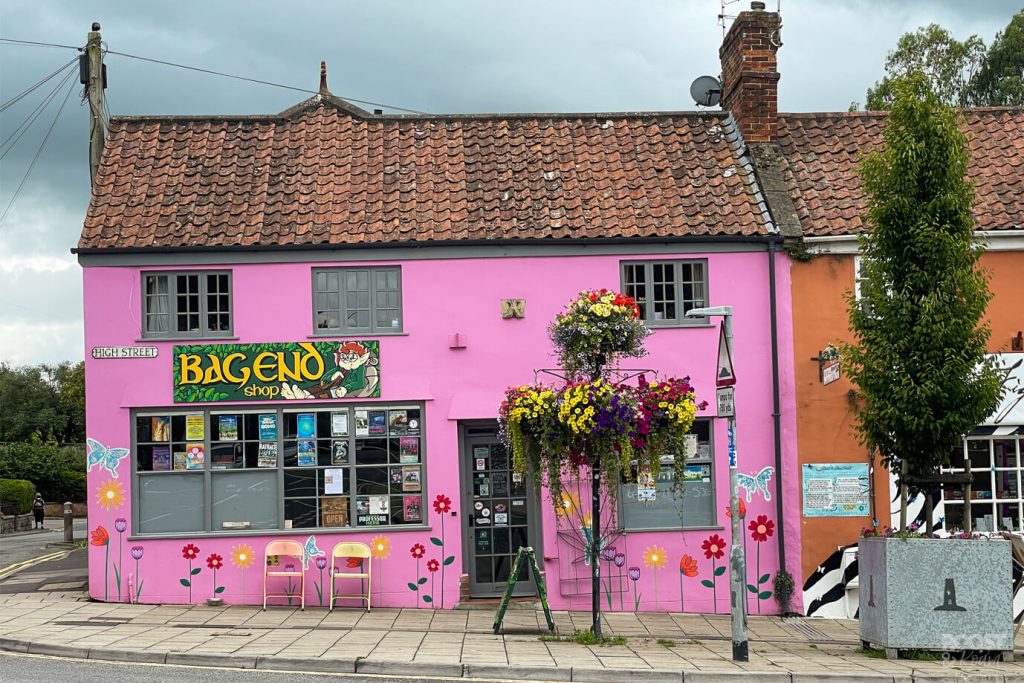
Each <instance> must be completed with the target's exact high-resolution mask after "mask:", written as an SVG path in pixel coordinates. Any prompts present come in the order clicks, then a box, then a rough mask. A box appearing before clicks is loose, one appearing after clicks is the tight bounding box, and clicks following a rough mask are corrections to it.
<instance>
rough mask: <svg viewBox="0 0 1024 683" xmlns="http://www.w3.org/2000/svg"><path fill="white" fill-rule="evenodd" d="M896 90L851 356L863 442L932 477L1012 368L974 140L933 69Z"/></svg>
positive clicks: (871, 192) (847, 351)
mask: <svg viewBox="0 0 1024 683" xmlns="http://www.w3.org/2000/svg"><path fill="white" fill-rule="evenodd" d="M894 88H895V99H894V101H893V107H892V112H891V113H890V116H889V121H888V124H887V126H886V129H885V148H884V150H882V151H878V152H875V153H872V154H870V155H868V157H867V158H866V159H865V160H864V162H863V164H862V168H861V174H862V176H863V180H864V192H865V197H866V199H867V206H868V211H867V215H866V222H867V225H868V226H869V228H870V232H869V233H867V234H866V235H864V236H862V237H861V240H860V249H861V253H862V261H861V285H860V292H861V298H860V300H859V301H855V300H854V298H853V295H852V294H849V295H848V303H849V307H850V326H851V329H852V331H853V334H854V343H852V344H847V345H845V348H844V349H843V352H842V356H843V358H844V363H845V365H846V370H847V373H848V376H849V377H850V379H851V380H852V381H853V382H854V384H855V385H856V386H857V387H858V388H859V391H860V393H861V395H862V396H863V399H864V400H863V401H860V402H858V403H857V404H855V406H854V410H855V411H856V413H857V417H858V418H859V424H858V430H859V433H860V436H861V439H862V441H863V442H864V443H865V445H867V446H868V447H870V448H875V449H877V450H878V451H879V453H880V454H881V457H882V461H883V462H884V464H885V465H886V466H888V467H889V468H890V469H891V470H892V471H893V472H894V473H897V474H900V467H901V465H902V464H905V465H906V467H907V474H909V475H911V476H917V475H920V476H927V475H931V474H933V473H934V472H935V469H936V468H938V467H940V466H943V465H948V464H949V459H950V454H951V453H952V452H953V450H954V448H958V447H959V444H960V440H961V438H962V437H963V436H964V435H965V434H966V433H968V432H969V431H970V430H971V429H973V428H974V427H975V426H977V425H978V424H980V423H981V422H982V421H983V420H984V419H985V417H986V416H988V415H989V414H990V413H991V412H992V410H994V409H995V407H996V405H997V404H998V401H999V396H1000V393H1001V380H1002V378H1001V374H1000V372H999V371H998V370H997V369H996V367H995V365H994V361H993V360H992V359H991V358H990V357H986V355H985V352H986V346H987V341H988V338H989V332H990V331H989V328H988V326H987V325H986V324H984V323H982V322H981V318H982V315H983V314H984V312H985V307H986V305H987V303H988V301H989V299H990V298H991V295H990V293H989V291H988V284H987V280H986V276H985V275H984V273H982V272H981V271H980V270H979V269H978V267H977V265H978V257H979V256H980V253H981V247H979V246H977V245H976V244H975V242H974V220H973V217H972V213H971V207H972V204H973V202H974V190H973V188H972V186H971V185H970V183H968V182H967V180H966V179H965V175H966V172H967V166H968V161H969V155H968V152H967V140H966V139H965V137H964V135H963V133H961V132H960V128H959V126H958V124H959V121H958V119H957V115H956V114H955V112H953V111H952V110H951V109H949V108H947V107H945V106H943V105H942V104H941V103H940V101H939V98H938V97H937V96H936V94H935V93H934V92H932V91H931V89H930V88H929V86H928V81H927V79H926V78H925V77H924V76H923V75H922V74H911V75H910V76H908V77H907V78H905V79H901V80H899V81H898V82H896V83H895V84H894Z"/></svg>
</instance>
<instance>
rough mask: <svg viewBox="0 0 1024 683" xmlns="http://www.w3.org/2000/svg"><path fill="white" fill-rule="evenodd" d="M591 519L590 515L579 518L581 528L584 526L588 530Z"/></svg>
mask: <svg viewBox="0 0 1024 683" xmlns="http://www.w3.org/2000/svg"><path fill="white" fill-rule="evenodd" d="M593 519H594V518H593V517H591V516H590V515H583V517H582V518H581V520H580V521H581V522H582V523H583V526H585V527H586V528H588V529H589V528H590V523H591V522H592V521H593Z"/></svg>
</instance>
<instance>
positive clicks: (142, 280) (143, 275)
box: [139, 269, 235, 339]
mask: <svg viewBox="0 0 1024 683" xmlns="http://www.w3.org/2000/svg"><path fill="white" fill-rule="evenodd" d="M182 275H185V276H188V275H198V276H199V312H198V315H199V329H198V330H196V331H195V332H190V331H187V330H186V331H179V330H177V329H176V327H177V325H176V317H177V315H178V309H177V303H178V284H177V280H178V276H182ZM210 275H225V276H227V283H228V289H227V298H228V310H227V315H228V329H227V330H211V329H209V327H208V322H209V321H208V319H207V316H208V315H209V312H210V311H209V308H208V306H207V296H208V291H209V290H208V288H207V279H206V278H207V277H208V276H210ZM149 277H166V278H167V295H166V296H167V302H168V310H167V316H168V321H169V324H168V327H167V331H166V332H154V331H151V330H150V329H149V317H150V315H151V314H150V312H149V298H150V297H149V296H148V295H147V294H146V280H147V278H149ZM139 289H140V291H141V292H142V296H141V297H140V299H141V305H142V338H143V339H225V338H231V337H234V334H235V285H234V277H233V273H232V271H231V270H229V269H213V270H143V271H141V272H140V273H139ZM218 294H223V293H222V292H218ZM218 312H219V311H218Z"/></svg>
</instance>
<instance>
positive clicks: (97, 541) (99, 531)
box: [89, 526, 110, 547]
mask: <svg viewBox="0 0 1024 683" xmlns="http://www.w3.org/2000/svg"><path fill="white" fill-rule="evenodd" d="M108 543H110V534H108V533H107V530H106V529H105V528H103V527H102V526H98V527H96V528H95V529H93V530H92V531H90V532H89V544H90V545H94V546H96V547H102V546H105V545H107V544H108Z"/></svg>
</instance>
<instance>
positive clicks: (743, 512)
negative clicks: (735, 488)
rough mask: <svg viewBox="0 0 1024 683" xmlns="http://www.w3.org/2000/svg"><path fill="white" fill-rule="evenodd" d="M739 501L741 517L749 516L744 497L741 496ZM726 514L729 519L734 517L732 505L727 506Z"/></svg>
mask: <svg viewBox="0 0 1024 683" xmlns="http://www.w3.org/2000/svg"><path fill="white" fill-rule="evenodd" d="M737 502H738V503H739V508H740V519H743V518H744V517H746V516H747V504H746V503H744V502H743V499H742V498H740V499H739V500H738V501H737ZM725 516H726V517H728V518H729V519H732V505H726V506H725Z"/></svg>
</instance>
